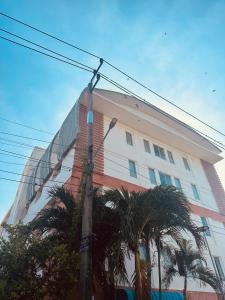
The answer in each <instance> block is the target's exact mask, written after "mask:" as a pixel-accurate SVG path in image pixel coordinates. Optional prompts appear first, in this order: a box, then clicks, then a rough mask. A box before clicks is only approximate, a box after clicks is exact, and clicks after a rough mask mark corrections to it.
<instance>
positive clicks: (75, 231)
mask: <svg viewBox="0 0 225 300" xmlns="http://www.w3.org/2000/svg"><path fill="white" fill-rule="evenodd" d="M49 197H50V199H52V201H53V203H52V205H51V206H50V207H47V208H45V209H43V210H42V211H41V212H40V213H39V214H38V215H37V217H36V219H35V220H34V221H33V222H32V223H31V225H32V227H33V230H37V231H38V232H39V234H40V235H43V236H45V234H46V233H48V234H49V235H50V237H51V238H52V239H55V240H57V241H59V243H62V244H64V245H66V246H67V248H68V249H69V250H71V251H77V252H78V253H79V249H80V239H81V226H82V225H81V224H82V201H80V202H78V203H77V202H76V201H75V198H74V196H73V194H72V193H71V192H70V191H69V190H67V189H65V188H64V187H54V188H53V189H51V190H50V191H49ZM54 200H55V201H54ZM106 204H107V203H106V201H105V199H104V198H103V197H102V196H101V195H98V193H97V191H95V193H94V201H93V211H94V212H93V234H94V238H93V240H92V247H93V249H94V250H95V251H93V257H92V259H93V285H94V287H95V288H96V289H97V287H96V285H97V286H98V288H99V286H101V287H102V289H104V290H105V291H106V292H108V291H107V287H108V286H109V285H110V286H111V291H110V292H108V295H107V299H110V297H113V293H112V290H113V289H114V287H115V284H116V283H117V281H120V282H127V273H126V268H125V263H124V261H125V252H124V249H123V247H121V242H122V241H121V235H120V224H119V223H118V222H119V218H118V217H117V216H116V214H115V211H113V210H112V209H111V208H110V207H109V206H107V205H106ZM106 260H107V262H108V269H109V270H108V272H106V269H105V262H106ZM112 299H113V298H112Z"/></svg>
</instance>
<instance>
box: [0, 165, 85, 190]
mask: <svg viewBox="0 0 225 300" xmlns="http://www.w3.org/2000/svg"><path fill="white" fill-rule="evenodd" d="M0 172H2V173H7V174H13V175H19V176H22V177H23V176H24V177H28V178H34V179H39V180H42V181H44V180H45V179H43V178H41V177H38V176H32V175H26V174H21V173H17V172H12V171H7V170H3V169H0ZM71 177H72V176H71ZM47 181H50V182H54V183H61V184H65V182H63V181H59V180H53V179H48V180H47ZM34 184H35V185H36V183H34ZM42 185H44V184H43V183H42ZM70 185H72V186H79V184H74V183H70Z"/></svg>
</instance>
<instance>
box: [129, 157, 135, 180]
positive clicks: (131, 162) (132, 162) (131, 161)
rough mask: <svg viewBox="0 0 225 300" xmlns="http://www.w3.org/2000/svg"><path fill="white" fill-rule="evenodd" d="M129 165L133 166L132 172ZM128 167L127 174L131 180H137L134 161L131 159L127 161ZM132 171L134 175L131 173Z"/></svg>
mask: <svg viewBox="0 0 225 300" xmlns="http://www.w3.org/2000/svg"><path fill="white" fill-rule="evenodd" d="M131 164H133V166H134V169H133V170H132V169H131V168H130V167H131ZM128 166H129V174H130V176H131V177H133V178H137V168H136V163H135V161H134V160H132V159H128ZM133 171H134V173H132V172H133Z"/></svg>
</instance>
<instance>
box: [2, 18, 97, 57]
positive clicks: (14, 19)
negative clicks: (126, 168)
mask: <svg viewBox="0 0 225 300" xmlns="http://www.w3.org/2000/svg"><path fill="white" fill-rule="evenodd" d="M0 15H2V16H4V17H6V18H8V19H11V20H13V21H15V22H17V23H20V24H22V25H24V26H26V27H29V28H31V29H33V30H35V31H37V32H40V33H42V34H44V35H46V36H48V37H50V38H52V39H55V40H57V41H59V42H61V43H63V44H65V45H67V46H70V47H73V48H74V49H77V50H79V51H81V52H83V53H86V54H89V55H91V56H93V57H95V58H98V59H100V57H99V56H97V55H95V54H94V53H91V52H89V51H87V50H84V49H82V48H80V47H78V46H75V45H73V44H71V43H68V42H66V41H65V40H63V39H60V38H58V37H56V36H53V35H52V34H50V33H47V32H45V31H43V30H40V29H38V28H36V27H34V26H31V25H29V24H27V23H25V22H22V21H20V20H18V19H16V18H13V17H11V16H9V15H7V14H4V13H2V12H0Z"/></svg>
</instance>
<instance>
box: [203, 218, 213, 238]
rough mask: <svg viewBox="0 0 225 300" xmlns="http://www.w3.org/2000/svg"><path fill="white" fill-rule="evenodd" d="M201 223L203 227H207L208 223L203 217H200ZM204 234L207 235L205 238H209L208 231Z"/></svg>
mask: <svg viewBox="0 0 225 300" xmlns="http://www.w3.org/2000/svg"><path fill="white" fill-rule="evenodd" d="M201 221H202V225H203V226H207V227H209V224H208V221H207V219H206V218H205V217H201ZM204 234H205V235H207V236H211V233H210V231H209V229H208V230H206V231H205V232H204Z"/></svg>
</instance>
